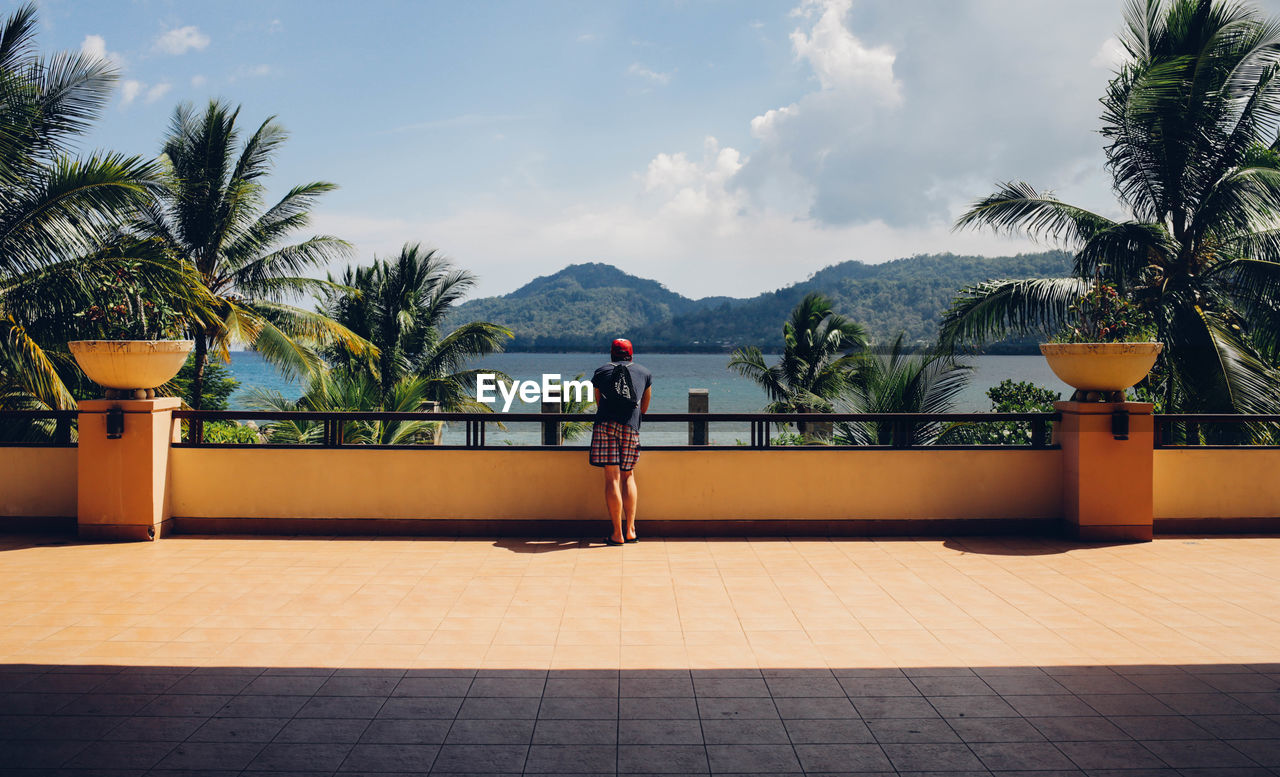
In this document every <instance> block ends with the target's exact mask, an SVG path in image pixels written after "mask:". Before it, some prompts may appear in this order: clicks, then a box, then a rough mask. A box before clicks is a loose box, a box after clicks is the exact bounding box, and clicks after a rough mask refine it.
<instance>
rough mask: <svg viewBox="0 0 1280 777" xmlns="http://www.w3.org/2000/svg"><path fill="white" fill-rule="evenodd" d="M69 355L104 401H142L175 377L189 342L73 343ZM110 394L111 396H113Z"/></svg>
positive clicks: (190, 345) (191, 344) (189, 344)
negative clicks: (101, 390)
mask: <svg viewBox="0 0 1280 777" xmlns="http://www.w3.org/2000/svg"><path fill="white" fill-rule="evenodd" d="M67 346H68V347H69V348H70V349H71V354H72V355H73V356H75V357H76V362H77V363H78V364H79V365H80V369H82V370H84V374H85V375H88V376H89V380H92V381H93V382H94V383H97V384H98V385H99V386H102V387H103V388H104V389H106V390H107V398H108V399H146V398H149V397H154V396H155V389H156V388H157V387H159V386H163V385H164V384H165V383H168V382H169V381H170V380H173V377H174V376H175V375H177V374H178V370H180V369H182V365H183V364H184V363H185V362H186V361H187V354H189V353H191V349H192V348H194V347H195V342H194V341H192V340H74V341H72V342H70V343H67ZM113 395H114V396H113Z"/></svg>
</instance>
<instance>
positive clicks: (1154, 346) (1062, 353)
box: [1040, 343, 1164, 392]
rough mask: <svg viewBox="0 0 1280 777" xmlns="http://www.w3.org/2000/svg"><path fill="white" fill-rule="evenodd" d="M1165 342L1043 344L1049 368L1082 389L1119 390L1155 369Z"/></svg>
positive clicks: (1042, 350) (1063, 380)
mask: <svg viewBox="0 0 1280 777" xmlns="http://www.w3.org/2000/svg"><path fill="white" fill-rule="evenodd" d="M1163 348H1164V345H1163V344H1161V343H1042V344H1041V345H1040V353H1042V354H1044V358H1045V360H1046V361H1048V362H1049V369H1051V370H1053V374H1054V375H1057V376H1058V378H1060V379H1061V380H1062V382H1063V383H1066V384H1067V385H1068V386H1071V387H1072V388H1074V389H1076V390H1077V391H1081V392H1088V391H1098V392H1117V391H1124V390H1125V389H1127V388H1129V387H1130V386H1134V385H1136V384H1137V383H1138V382H1139V381H1140V380H1142V379H1143V378H1145V377H1146V376H1147V373H1148V372H1151V368H1152V367H1153V366H1155V363H1156V357H1157V356H1159V355H1160V351H1161V350H1162V349H1163Z"/></svg>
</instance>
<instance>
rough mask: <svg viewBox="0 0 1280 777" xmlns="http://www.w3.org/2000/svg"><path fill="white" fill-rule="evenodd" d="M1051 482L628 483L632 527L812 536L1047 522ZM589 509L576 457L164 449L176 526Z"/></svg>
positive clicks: (796, 477)
mask: <svg viewBox="0 0 1280 777" xmlns="http://www.w3.org/2000/svg"><path fill="white" fill-rule="evenodd" d="M1061 473H1062V466H1061V463H1060V452H1059V451H1056V450H992V451H972V450H967V451H947V450H932V451H931V450H920V449H916V450H906V451H886V450H880V451H872V450H864V451H857V450H855V451H848V450H803V449H800V450H785V449H783V450H778V449H774V450H742V451H738V450H729V451H724V450H701V451H699V450H690V451H681V450H655V451H646V452H644V453H643V455H642V457H641V466H640V469H639V470H638V471H637V477H638V483H639V486H640V488H641V502H642V505H643V507H642V510H643V518H644V519H645V520H646V521H655V520H656V521H664V522H671V523H673V524H675V523H681V524H685V525H686V526H685V528H687V529H689V530H690V531H706V530H707V529H708V527H707V524H708V523H709V522H720V523H723V522H729V523H734V522H741V521H757V522H759V521H764V522H784V523H786V524H796V523H804V524H809V525H810V526H809V527H808V528H811V529H814V530H820V531H822V532H824V533H825V532H827V531H829V530H830V528H831V527H830V526H827V525H826V524H827V523H828V522H831V521H840V522H847V521H850V520H853V521H857V522H859V523H865V522H868V521H879V522H882V523H881V524H880V526H879V528H881V529H885V530H888V529H889V528H890V524H891V523H899V522H903V521H915V522H922V523H920V525H919V526H918V527H917V529H918V530H920V531H927V530H928V527H927V525H926V522H929V521H931V520H932V521H938V520H945V521H951V522H957V521H973V522H986V523H987V524H988V525H987V526H986V528H987V529H991V528H992V526H993V525H994V523H995V522H1000V521H1004V522H1008V521H1011V520H1016V521H1026V522H1031V523H1034V522H1046V521H1049V522H1051V521H1056V519H1058V518H1060V517H1061V515H1062V512H1061V507H1060V505H1061V493H1062V481H1061V477H1062V475H1061ZM602 501H603V500H602V488H601V475H600V471H599V470H596V469H593V468H591V467H590V466H589V465H588V464H587V462H586V452H585V451H583V450H554V449H552V450H545V451H541V450H534V451H530V450H509V451H504V450H500V449H499V450H368V449H366V450H359V449H337V450H297V449H293V450H281V449H258V450H234V449H227V448H174V449H173V450H172V452H171V459H170V506H171V510H172V514H173V516H174V519H175V521H176V522H177V524H178V526H179V528H184V524H185V525H186V527H194V526H198V525H201V524H199V523H195V522H193V521H191V520H190V519H234V520H236V521H237V522H239V523H240V525H242V526H244V527H246V528H247V527H249V526H250V524H249V523H246V522H244V521H245V520H246V519H256V520H257V521H259V522H260V521H261V520H263V519H267V520H277V519H294V520H295V523H296V521H297V519H306V520H308V521H324V520H333V519H347V520H349V521H350V520H357V521H358V520H371V519H378V520H388V519H390V520H394V521H415V520H453V521H459V520H463V521H480V522H515V521H582V520H591V519H595V520H598V519H599V518H600V516H601V511H602V508H601V503H602ZM692 524H698V526H697V527H695V526H693V525H692ZM204 525H205V526H206V527H210V528H214V527H217V528H224V529H225V528H230V527H232V526H234V525H235V524H233V523H231V522H230V521H222V522H220V523H209V522H207V521H206V522H205V523H204ZM335 525H336V524H335ZM399 528H405V527H404V526H403V525H402V526H400V527H399ZM674 528H677V529H678V528H680V527H674ZM779 528H782V529H792V530H796V529H799V530H804V529H805V528H806V527H803V526H801V527H792V526H780V527H779ZM864 528H866V527H864ZM870 528H871V529H875V528H876V527H870ZM940 528H942V527H940ZM970 528H975V529H980V528H982V527H970ZM184 530H185V529H184ZM904 530H905V531H906V532H908V533H909V532H911V531H912V528H911V527H902V526H899V527H898V531H899V532H901V531H904ZM871 533H878V532H874V531H872V532H871Z"/></svg>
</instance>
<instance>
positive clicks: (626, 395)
mask: <svg viewBox="0 0 1280 777" xmlns="http://www.w3.org/2000/svg"><path fill="white" fill-rule="evenodd" d="M603 383H604V385H603V386H601V387H600V392H601V393H602V394H604V399H605V400H606V401H607V402H608V403H609V404H611V405H613V406H614V407H619V408H623V409H627V408H632V407H635V406H636V405H639V404H640V398H639V397H637V396H636V387H635V384H634V383H632V382H631V370H629V369H627V365H625V364H614V365H613V372H611V373H609V376H608V377H607V378H605V380H604V381H603Z"/></svg>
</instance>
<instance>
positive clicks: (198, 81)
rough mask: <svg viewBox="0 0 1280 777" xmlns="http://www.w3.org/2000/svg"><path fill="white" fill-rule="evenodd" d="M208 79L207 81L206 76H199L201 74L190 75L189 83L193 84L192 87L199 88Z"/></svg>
mask: <svg viewBox="0 0 1280 777" xmlns="http://www.w3.org/2000/svg"><path fill="white" fill-rule="evenodd" d="M208 81H209V79H207V78H205V77H204V76H201V75H194V76H191V85H192V86H194V87H196V88H199V87H202V86H204V85H205V84H206V83H208Z"/></svg>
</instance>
